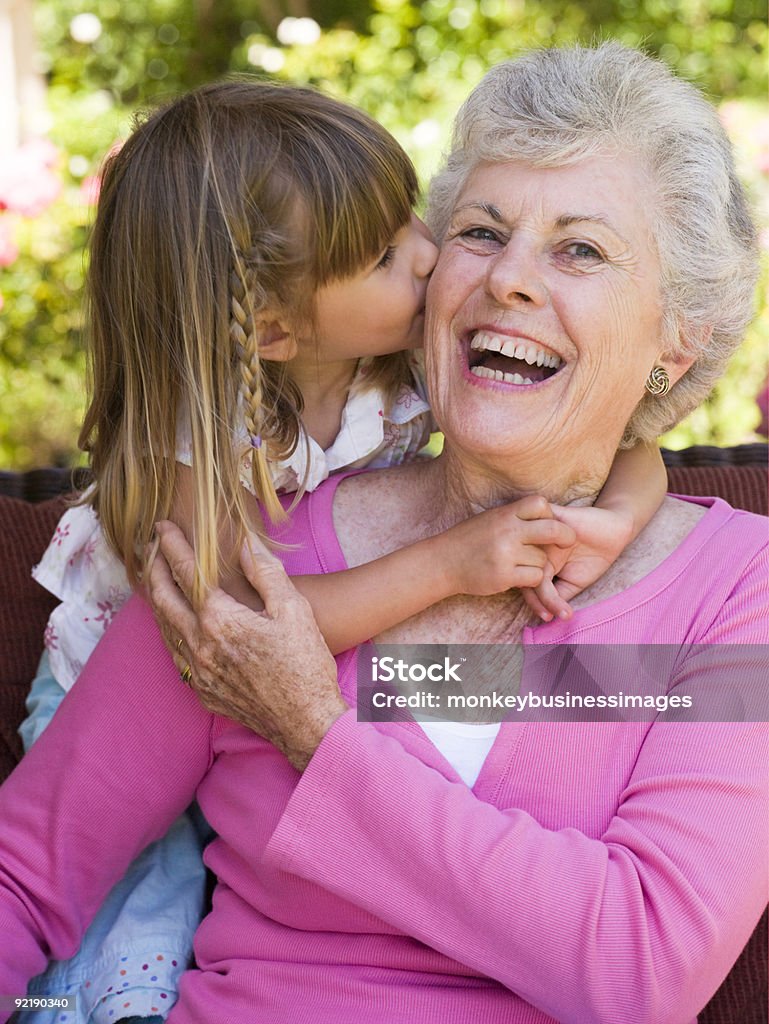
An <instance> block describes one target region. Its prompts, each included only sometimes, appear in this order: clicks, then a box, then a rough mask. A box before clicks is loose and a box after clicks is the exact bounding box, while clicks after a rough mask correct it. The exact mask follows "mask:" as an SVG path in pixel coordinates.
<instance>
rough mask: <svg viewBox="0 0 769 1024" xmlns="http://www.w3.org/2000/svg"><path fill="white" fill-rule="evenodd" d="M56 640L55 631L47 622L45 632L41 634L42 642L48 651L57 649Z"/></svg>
mask: <svg viewBox="0 0 769 1024" xmlns="http://www.w3.org/2000/svg"><path fill="white" fill-rule="evenodd" d="M58 639H59V637H58V636H57V634H56V630H55V629H54V628H53V626H52V625H51V623H50V622H49V623H48V625H47V626H46V627H45V632H44V633H43V641H44V643H45V646H46V647H47V648H48V650H49V651H55V650H56V649H57V648H58V646H59V645H58V643H57V641H58Z"/></svg>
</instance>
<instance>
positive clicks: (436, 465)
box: [423, 447, 611, 529]
mask: <svg viewBox="0 0 769 1024" xmlns="http://www.w3.org/2000/svg"><path fill="white" fill-rule="evenodd" d="M610 466H611V462H610V461H609V460H607V463H606V465H605V466H601V467H600V468H596V467H595V466H592V467H590V469H587V468H585V467H580V466H577V465H571V466H569V465H567V464H565V463H563V464H561V465H559V467H558V468H557V470H554V471H553V472H552V473H548V474H547V475H546V473H545V470H544V467H542V465H541V462H540V464H539V465H535V466H531V467H526V466H524V465H520V466H519V465H517V464H514V465H512V466H509V467H505V469H504V471H502V470H501V469H497V470H496V471H494V470H492V469H490V468H489V467H488V466H486V465H481V464H479V463H477V462H475V461H474V460H473V459H472V458H468V457H466V456H465V455H464V454H463V453H459V452H456V451H455V450H453V449H450V448H448V447H446V448H445V449H444V451H443V452H442V453H441V455H440V456H439V457H438V458H437V459H434V460H433V461H432V462H431V463H430V464H428V466H427V467H425V470H426V471H425V473H424V478H423V479H424V483H425V484H426V486H425V487H424V492H423V493H424V496H425V501H426V502H429V503H430V505H431V507H432V508H433V509H435V508H440V509H441V528H443V529H447V528H448V527H450V526H453V525H455V524H456V523H458V522H461V521H462V520H464V519H467V518H468V516H470V515H474V514H476V513H478V512H482V511H484V510H485V509H489V508H495V507H497V506H499V505H504V504H507V503H508V502H511V501H516V500H517V499H518V498H523V497H525V496H526V495H529V494H541V495H542V496H544V497H545V498H547V500H548V501H551V502H553V503H554V504H558V505H589V504H592V503H593V502H594V501H595V499H596V497H597V495H598V492H599V491H600V490H601V487H602V486H603V483H604V481H605V479H606V477H607V476H608V473H609V469H610ZM547 470H548V471H550V470H553V467H552V466H547Z"/></svg>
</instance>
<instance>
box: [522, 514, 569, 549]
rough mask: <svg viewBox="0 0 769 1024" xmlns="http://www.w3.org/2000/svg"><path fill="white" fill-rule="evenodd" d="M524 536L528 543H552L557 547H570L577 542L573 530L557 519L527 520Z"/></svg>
mask: <svg viewBox="0 0 769 1024" xmlns="http://www.w3.org/2000/svg"><path fill="white" fill-rule="evenodd" d="M524 529H525V534H524V535H525V538H526V543H528V544H543V545H546V546H547V545H554V546H555V547H557V548H570V547H573V546H574V545H575V544H576V543H577V535H576V533H575V532H574V530H573V529H572V528H571V527H570V526H567V525H566V524H565V523H559V522H558V520H557V519H537V520H533V521H532V522H527V523H526V526H525V528H524Z"/></svg>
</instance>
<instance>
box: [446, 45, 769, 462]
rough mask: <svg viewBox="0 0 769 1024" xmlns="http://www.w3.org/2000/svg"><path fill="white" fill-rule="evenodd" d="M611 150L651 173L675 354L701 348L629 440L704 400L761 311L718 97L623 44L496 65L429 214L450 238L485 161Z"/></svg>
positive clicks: (464, 113) (567, 158)
mask: <svg viewBox="0 0 769 1024" xmlns="http://www.w3.org/2000/svg"><path fill="white" fill-rule="evenodd" d="M607 152H608V153H623V154H630V155H635V156H636V157H637V159H638V160H639V162H640V164H641V166H643V167H644V168H645V170H646V172H647V173H648V174H649V175H650V178H651V182H652V193H653V195H654V196H655V202H654V204H653V209H651V210H649V211H648V212H649V216H650V218H651V228H652V232H653V235H654V238H655V240H656V245H657V249H658V254H659V259H660V265H661V268H662V271H661V291H662V301H663V311H664V312H663V339H664V350H665V354H666V355H669V356H673V357H676V356H682V355H692V354H694V355H696V360H695V362H694V363H693V364H692V366H691V367H690V369H689V370H688V371H687V372H686V373H685V374H684V376H683V377H682V378H681V379H680V380H679V381H678V383H677V384H675V385H674V387H672V388H671V390H670V392H669V393H668V394H667V395H666V396H665V397H664V398H655V397H653V396H651V395H645V396H644V398H643V399H642V401H641V402H640V403H639V405H638V407H637V408H636V410H635V412H634V414H633V416H632V417H631V420H630V422H629V423H628V426H627V430H626V434H625V438H624V439H623V444H624V445H625V446H628V445H630V444H633V443H635V441H637V440H652V439H654V438H656V437H657V436H659V434H661V433H663V432H664V431H666V430H669V429H670V427H672V426H673V425H674V424H676V423H678V422H679V420H681V419H682V418H683V417H684V416H686V415H687V414H688V413H689V412H691V410H692V409H694V408H695V407H696V406H697V405H699V403H700V402H702V401H703V399H704V398H705V397H706V396H707V394H708V393H709V392H710V390H711V388H712V387H713V384H714V383H715V381H716V380H717V379H718V377H719V376H720V375H721V373H722V372H723V370H724V368H725V366H726V362H727V360H728V359H729V357H730V355H731V354H732V352H733V351H734V349H735V348H736V346H737V345H738V344H739V342H740V341H741V340H742V337H743V334H744V332H745V328H746V327H747V325H748V323H749V322H750V320H751V317H752V314H753V294H754V290H755V283H756V278H757V275H758V251H757V241H756V230H755V227H754V225H753V222H752V220H751V216H750V212H749V209H748V203H747V200H746V196H745V192H744V190H743V188H742V185H741V184H740V182H739V181H738V179H737V176H736V173H735V170H734V160H733V156H732V149H731V144H730V142H729V140H728V138H727V137H726V134H725V132H724V130H723V128H722V126H721V123H720V121H719V119H718V115H717V113H716V111H715V109H714V108H713V107H712V106H711V104H710V103H708V102H707V101H706V100H705V99H704V97H703V96H702V95H701V94H700V93H699V92H698V91H697V89H695V88H694V87H693V86H692V85H690V84H689V83H688V82H685V81H683V80H682V79H680V78H676V76H675V75H673V74H672V72H671V71H670V70H669V69H668V68H667V67H666V65H665V64H663V63H662V62H661V61H659V60H655V59H653V58H651V57H648V56H646V55H645V54H643V53H640V52H639V51H638V50H632V49H628V48H627V47H624V46H622V45H621V44H619V43H616V42H607V43H603V44H601V45H599V46H597V47H594V48H583V47H574V48H570V49H550V50H539V51H532V52H530V53H527V54H525V55H523V56H522V57H519V58H517V59H515V60H512V61H508V62H506V63H503V64H498V65H497V66H496V67H494V68H492V69H491V70H490V71H489V72H488V74H487V75H486V76H485V78H484V79H483V80H482V81H481V83H480V84H479V85H478V86H477V87H476V88H475V89H474V90H473V92H472V93H471V94H470V96H469V98H468V99H467V101H466V102H465V103H464V105H463V106H462V108H461V109H460V111H459V113H458V115H457V119H456V122H455V125H454V136H453V140H452V146H451V150H450V153H449V155H448V157H447V160H446V164H445V167H444V169H443V170H442V171H440V172H439V173H438V175H437V176H436V177H435V179H434V180H433V182H432V184H431V186H430V194H429V199H428V213H427V218H428V222H429V224H430V226H431V228H432V230H433V231H434V232H435V234H436V237H437V238H438V239H442V238H443V236H444V234H445V232H446V229H447V226H448V222H449V219H450V217H451V213H452V210H453V208H454V205H455V203H456V201H457V198H458V196H459V193H460V192H461V190H462V188H463V186H464V184H465V181H466V180H467V177H468V175H469V174H470V172H471V171H472V170H473V168H474V167H475V166H476V165H477V164H479V163H481V162H491V163H503V162H507V161H522V162H525V163H528V164H531V165H533V166H535V167H558V166H564V165H567V164H572V163H576V162H577V161H580V160H584V159H586V158H588V157H591V156H594V155H596V154H601V153H607Z"/></svg>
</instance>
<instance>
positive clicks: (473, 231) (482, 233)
mask: <svg viewBox="0 0 769 1024" xmlns="http://www.w3.org/2000/svg"><path fill="white" fill-rule="evenodd" d="M459 236H460V238H471V239H473V240H474V241H476V242H498V241H499V235H498V234H497V232H496V231H493V230H492V229H491V228H465V230H464V231H460V233H459Z"/></svg>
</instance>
